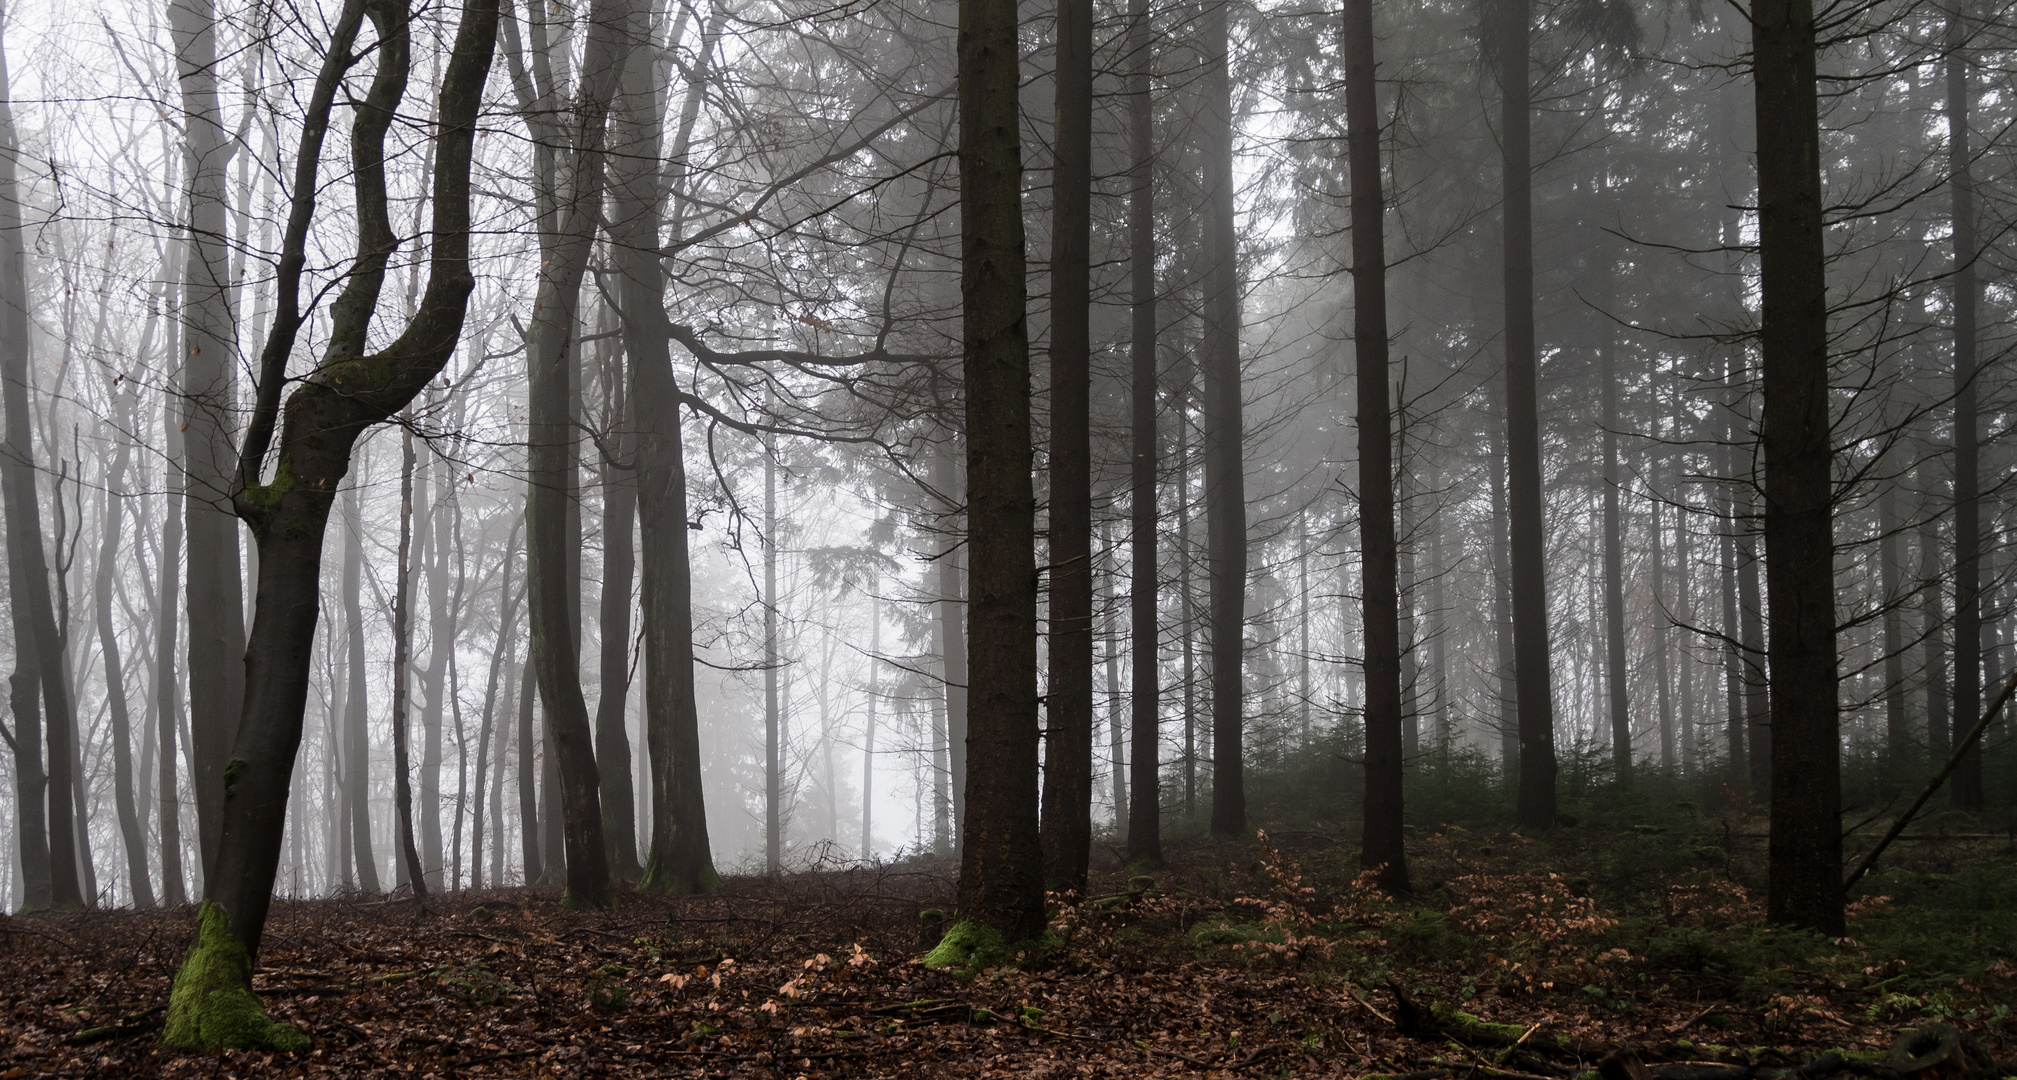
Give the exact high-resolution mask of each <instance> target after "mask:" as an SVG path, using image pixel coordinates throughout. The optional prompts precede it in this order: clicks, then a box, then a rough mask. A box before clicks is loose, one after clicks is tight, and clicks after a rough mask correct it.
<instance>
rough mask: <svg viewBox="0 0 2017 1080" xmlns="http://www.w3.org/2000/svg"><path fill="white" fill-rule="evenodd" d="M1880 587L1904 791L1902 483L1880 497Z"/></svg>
mask: <svg viewBox="0 0 2017 1080" xmlns="http://www.w3.org/2000/svg"><path fill="white" fill-rule="evenodd" d="M1877 527H1878V529H1879V530H1881V536H1880V537H1879V538H1878V542H1877V573H1878V588H1879V589H1880V590H1881V591H1882V593H1883V604H1884V756H1885V758H1886V759H1887V762H1888V764H1889V766H1890V769H1889V774H1890V776H1891V777H1892V780H1891V781H1890V784H1889V786H1890V787H1892V788H1893V789H1894V790H1902V789H1903V788H1904V787H1905V785H1906V784H1907V783H1908V782H1909V781H1908V780H1907V779H1906V778H1907V777H1908V776H1910V775H1911V774H1910V773H1909V772H1908V771H1907V770H1906V763H1907V762H1908V761H1910V760H1912V756H1913V755H1912V729H1911V721H1910V719H1909V718H1908V717H1907V715H1906V704H1905V610H1904V607H1905V596H1904V591H1903V590H1904V577H1905V562H1904V557H1903V555H1902V554H1901V552H1900V542H1901V541H1902V539H1903V537H1902V536H1901V534H1902V533H1903V532H1904V530H1905V523H1904V521H1903V515H1902V514H1901V513H1900V511H1899V508H1898V482H1897V481H1895V480H1894V481H1893V482H1891V483H1887V484H1885V485H1884V490H1883V491H1882V492H1881V493H1880V494H1879V495H1878V496H1877Z"/></svg>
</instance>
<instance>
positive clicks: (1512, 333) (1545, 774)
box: [1498, 0, 1555, 829]
mask: <svg viewBox="0 0 2017 1080" xmlns="http://www.w3.org/2000/svg"><path fill="white" fill-rule="evenodd" d="M1498 4H1499V17H1500V23H1499V56H1498V69H1499V70H1498V75H1499V90H1500V135H1499V145H1500V150H1501V153H1502V155H1503V156H1502V160H1501V169H1502V173H1501V183H1502V185H1503V192H1504V198H1503V212H1504V214H1505V252H1504V255H1505V303H1506V508H1507V531H1508V536H1509V547H1510V552H1509V555H1510V559H1509V561H1510V563H1511V565H1510V567H1509V569H1510V571H1511V576H1512V600H1513V665H1514V668H1515V669H1516V672H1517V674H1516V677H1517V679H1518V681H1519V690H1518V693H1519V711H1520V787H1519V799H1518V803H1517V805H1516V807H1515V810H1514V820H1515V821H1517V822H1518V823H1519V824H1521V825H1524V826H1526V827H1528V828H1532V829H1547V828H1552V827H1553V826H1554V824H1555V700H1554V682H1553V674H1552V672H1551V671H1550V667H1549V664H1550V659H1549V655H1548V580H1547V562H1546V560H1547V533H1546V523H1545V522H1544V520H1543V515H1544V514H1545V512H1546V503H1545V501H1544V500H1543V497H1542V494H1541V421H1540V403H1539V389H1538V386H1537V381H1538V378H1539V361H1538V358H1537V356H1536V353H1535V348H1534V208H1533V163H1532V148H1531V146H1530V145H1529V141H1530V138H1531V136H1530V128H1531V125H1530V122H1529V121H1530V117H1529V115H1528V112H1529V108H1530V102H1531V97H1532V90H1531V87H1530V85H1529V83H1528V78H1529V74H1528V37H1529V34H1530V33H1531V30H1532V28H1531V23H1532V13H1531V5H1530V3H1529V0H1498Z"/></svg>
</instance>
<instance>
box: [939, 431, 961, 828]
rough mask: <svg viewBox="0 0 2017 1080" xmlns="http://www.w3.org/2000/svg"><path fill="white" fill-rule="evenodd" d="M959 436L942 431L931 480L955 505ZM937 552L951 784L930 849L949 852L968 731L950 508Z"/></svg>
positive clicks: (957, 553) (955, 527) (944, 774)
mask: <svg viewBox="0 0 2017 1080" xmlns="http://www.w3.org/2000/svg"><path fill="white" fill-rule="evenodd" d="M958 445H959V443H958V438H957V436H956V435H954V434H953V433H951V432H947V433H946V438H945V441H944V442H942V443H940V444H939V445H938V446H937V447H935V448H934V449H933V450H932V452H931V453H932V463H931V486H932V488H933V489H934V490H936V491H937V492H938V497H939V499H940V500H942V501H943V502H944V503H945V504H946V505H947V506H948V507H955V508H956V507H959V506H960V505H961V504H962V502H963V501H964V498H965V495H966V492H965V490H964V486H963V485H962V484H961V482H960V481H961V477H960V470H959V461H958V457H957V450H958ZM939 528H940V540H939V551H938V556H937V558H935V559H934V560H933V564H934V576H935V577H936V579H937V580H936V584H935V589H936V592H937V594H938V600H937V601H936V602H935V603H933V604H932V608H933V613H932V615H933V618H932V635H933V638H934V641H933V643H932V644H933V646H934V647H935V648H936V650H937V652H938V655H939V664H940V667H941V669H942V670H941V672H940V674H941V675H942V676H943V677H944V680H945V727H944V730H943V731H942V732H941V735H942V736H943V745H944V747H945V765H944V768H943V769H942V770H940V771H939V773H938V775H939V777H940V780H939V781H934V783H935V784H936V783H939V782H941V781H942V782H943V783H944V785H945V787H947V788H949V789H950V798H948V797H947V793H946V792H945V791H939V792H937V794H936V796H935V798H936V803H935V808H934V810H933V819H934V822H935V824H934V826H933V829H934V831H933V836H934V837H935V838H936V839H935V841H934V850H936V851H937V852H939V853H940V854H947V853H949V852H950V851H951V850H952V846H953V839H952V838H954V837H958V836H960V835H962V833H961V830H962V829H963V828H964V827H965V822H966V747H967V743H966V736H967V700H968V692H967V689H968V684H967V679H968V673H967V636H966V575H965V574H964V573H962V571H961V566H962V560H961V554H962V552H963V551H964V545H963V544H962V543H961V531H960V528H959V521H958V519H957V518H956V517H954V516H953V515H952V514H951V513H948V514H947V515H946V517H945V522H944V524H942V525H941V526H940V527H939Z"/></svg>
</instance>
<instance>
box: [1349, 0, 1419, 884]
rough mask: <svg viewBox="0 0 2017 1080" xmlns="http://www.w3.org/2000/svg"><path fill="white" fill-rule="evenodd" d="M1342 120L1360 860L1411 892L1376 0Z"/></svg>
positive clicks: (1354, 59) (1355, 20)
mask: <svg viewBox="0 0 2017 1080" xmlns="http://www.w3.org/2000/svg"><path fill="white" fill-rule="evenodd" d="M1344 33H1345V42H1344V44H1345V118H1346V138H1347V140H1348V149H1347V155H1348V159H1349V162H1350V169H1351V206H1352V320H1353V321H1352V351H1353V354H1354V356H1356V357H1357V360H1358V398H1359V416H1358V423H1359V553H1360V558H1361V564H1362V567H1363V569H1362V572H1361V577H1360V585H1359V594H1360V596H1361V598H1362V604H1363V610H1364V622H1363V626H1364V637H1365V672H1366V698H1365V710H1366V711H1365V716H1366V808H1365V828H1364V832H1363V834H1362V840H1361V842H1360V846H1359V865H1360V866H1362V867H1363V868H1365V869H1367V870H1373V871H1375V872H1377V874H1378V876H1379V882H1380V886H1381V888H1384V889H1386V890H1387V891H1388V892H1390V893H1396V894H1399V893H1406V892H1407V891H1408V853H1407V847H1406V845H1405V844H1404V842H1403V834H1402V815H1401V811H1402V807H1403V802H1402V790H1401V780H1402V761H1401V741H1402V740H1401V709H1402V702H1401V606H1400V605H1401V595H1400V581H1401V577H1400V550H1399V545H1398V543H1397V540H1396V537H1395V535H1394V481H1395V476H1394V420H1393V407H1392V405H1391V404H1390V397H1389V395H1390V390H1389V388H1388V385H1387V382H1388V374H1387V364H1388V349H1387V245H1386V209H1387V208H1386V190H1385V185H1384V183H1383V182H1382V180H1381V177H1380V109H1379V96H1378V93H1379V91H1378V84H1377V82H1376V81H1375V75H1376V58H1375V55H1374V51H1373V0H1346V3H1345V26H1344Z"/></svg>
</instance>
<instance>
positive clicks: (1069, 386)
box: [1043, 0, 1093, 896]
mask: <svg viewBox="0 0 2017 1080" xmlns="http://www.w3.org/2000/svg"><path fill="white" fill-rule="evenodd" d="M1053 145H1054V149H1053V154H1054V159H1055V167H1054V170H1053V172H1052V182H1051V364H1050V392H1051V393H1050V396H1051V448H1050V627H1049V634H1048V637H1047V642H1048V649H1049V657H1050V682H1049V684H1048V685H1047V686H1046V688H1045V692H1044V772H1043V853H1044V877H1045V879H1046V880H1047V883H1048V884H1049V886H1050V887H1051V888H1052V889H1055V890H1057V891H1059V892H1071V893H1078V894H1080V895H1081V896H1083V895H1084V894H1085V887H1086V866H1087V860H1088V859H1089V858H1090V857H1091V852H1092V830H1093V820H1092V786H1093V571H1092V498H1093V496H1092V412H1091V410H1092V326H1091V316H1092V270H1091V266H1090V264H1089V262H1088V261H1087V260H1088V251H1089V247H1090V245H1091V242H1092V155H1093V4H1092V0H1058V6H1057V131H1056V135H1055V138H1054V144H1053Z"/></svg>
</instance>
